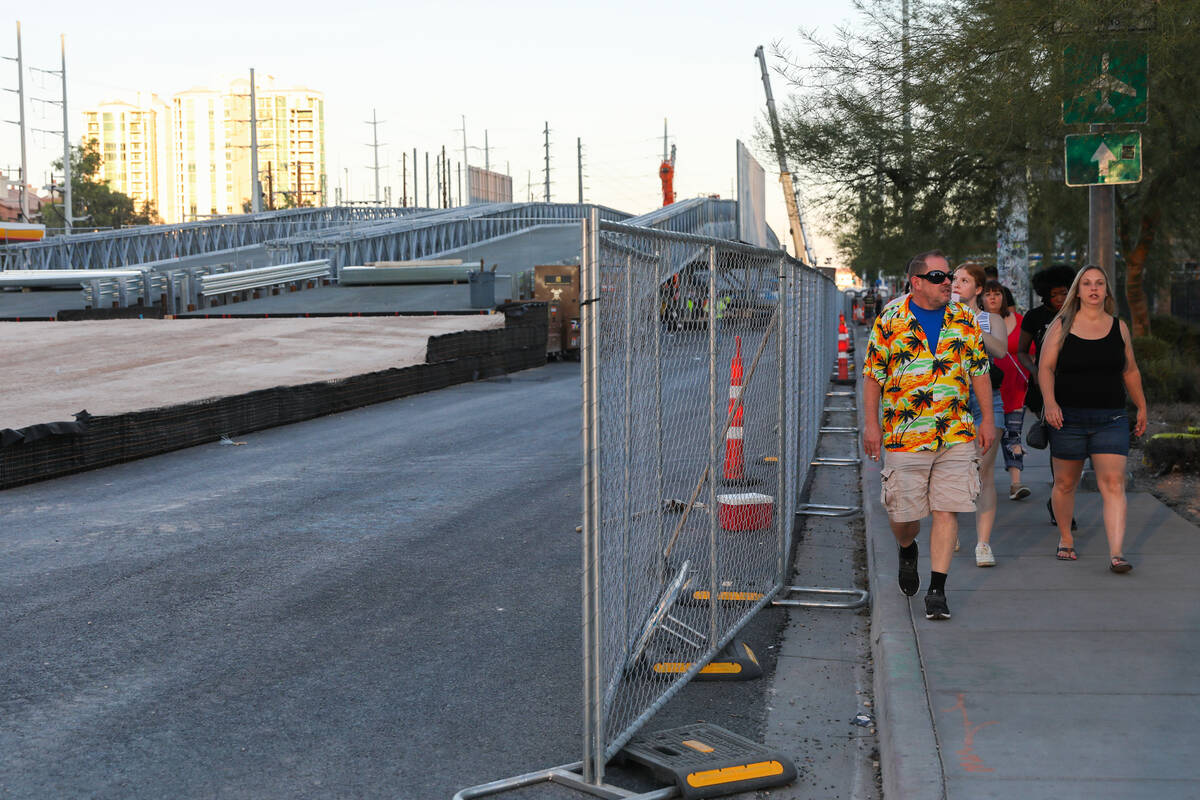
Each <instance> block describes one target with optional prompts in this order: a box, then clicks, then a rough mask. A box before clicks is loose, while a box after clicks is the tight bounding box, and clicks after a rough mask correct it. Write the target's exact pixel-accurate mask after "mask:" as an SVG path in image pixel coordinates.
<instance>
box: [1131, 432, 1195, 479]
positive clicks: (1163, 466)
mask: <svg viewBox="0 0 1200 800" xmlns="http://www.w3.org/2000/svg"><path fill="white" fill-rule="evenodd" d="M1144 453H1145V458H1146V463H1147V464H1149V465H1150V467H1151V468H1152V469H1154V470H1156V471H1157V472H1158V473H1159V474H1165V473H1167V472H1170V471H1171V470H1173V469H1181V470H1183V471H1185V472H1200V435H1197V434H1194V433H1156V434H1154V435H1153V436H1151V437H1150V438H1149V439H1148V440H1147V441H1146V445H1145V448H1144Z"/></svg>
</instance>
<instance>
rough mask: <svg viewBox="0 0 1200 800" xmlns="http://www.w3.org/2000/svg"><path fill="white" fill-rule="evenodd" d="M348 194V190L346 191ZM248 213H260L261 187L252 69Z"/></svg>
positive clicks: (256, 106) (252, 72)
mask: <svg viewBox="0 0 1200 800" xmlns="http://www.w3.org/2000/svg"><path fill="white" fill-rule="evenodd" d="M346 193H347V194H349V193H350V192H349V189H347V190H346ZM250 211H251V212H252V213H254V214H257V213H259V212H260V211H262V185H261V184H260V183H259V182H258V99H257V96H256V95H255V92H254V67H251V68H250Z"/></svg>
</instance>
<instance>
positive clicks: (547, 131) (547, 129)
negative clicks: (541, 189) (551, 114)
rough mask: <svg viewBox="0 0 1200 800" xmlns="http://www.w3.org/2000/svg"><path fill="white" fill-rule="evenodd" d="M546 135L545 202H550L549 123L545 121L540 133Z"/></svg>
mask: <svg viewBox="0 0 1200 800" xmlns="http://www.w3.org/2000/svg"><path fill="white" fill-rule="evenodd" d="M542 132H543V133H544V134H546V202H547V203H549V202H550V122H549V120H547V121H546V129H545V130H544V131H542Z"/></svg>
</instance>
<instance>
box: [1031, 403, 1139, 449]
mask: <svg viewBox="0 0 1200 800" xmlns="http://www.w3.org/2000/svg"><path fill="white" fill-rule="evenodd" d="M1062 415H1063V426H1062V427H1061V428H1059V429H1058V430H1054V428H1050V429H1049V431H1050V455H1051V456H1053V457H1054V458H1061V459H1065V460H1067V461H1083V460H1084V459H1085V458H1087V457H1088V456H1094V455H1097V454H1100V453H1109V454H1112V455H1116V456H1127V455H1129V415H1128V414H1126V413H1125V409H1123V408H1064V409H1063V410H1062Z"/></svg>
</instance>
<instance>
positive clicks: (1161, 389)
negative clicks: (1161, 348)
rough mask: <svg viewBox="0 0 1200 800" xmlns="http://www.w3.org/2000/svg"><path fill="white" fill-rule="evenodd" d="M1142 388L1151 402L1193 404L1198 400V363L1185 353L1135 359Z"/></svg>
mask: <svg viewBox="0 0 1200 800" xmlns="http://www.w3.org/2000/svg"><path fill="white" fill-rule="evenodd" d="M1138 369H1139V370H1141V373H1142V387H1143V388H1144V389H1145V391H1146V400H1147V401H1149V402H1151V403H1194V402H1196V401H1198V400H1200V366H1198V365H1197V364H1196V362H1195V361H1194V360H1192V359H1191V358H1188V357H1187V356H1186V355H1181V354H1179V353H1174V352H1173V353H1167V354H1166V355H1163V356H1161V357H1159V358H1147V359H1146V360H1144V361H1143V360H1142V359H1140V358H1139V359H1138Z"/></svg>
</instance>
